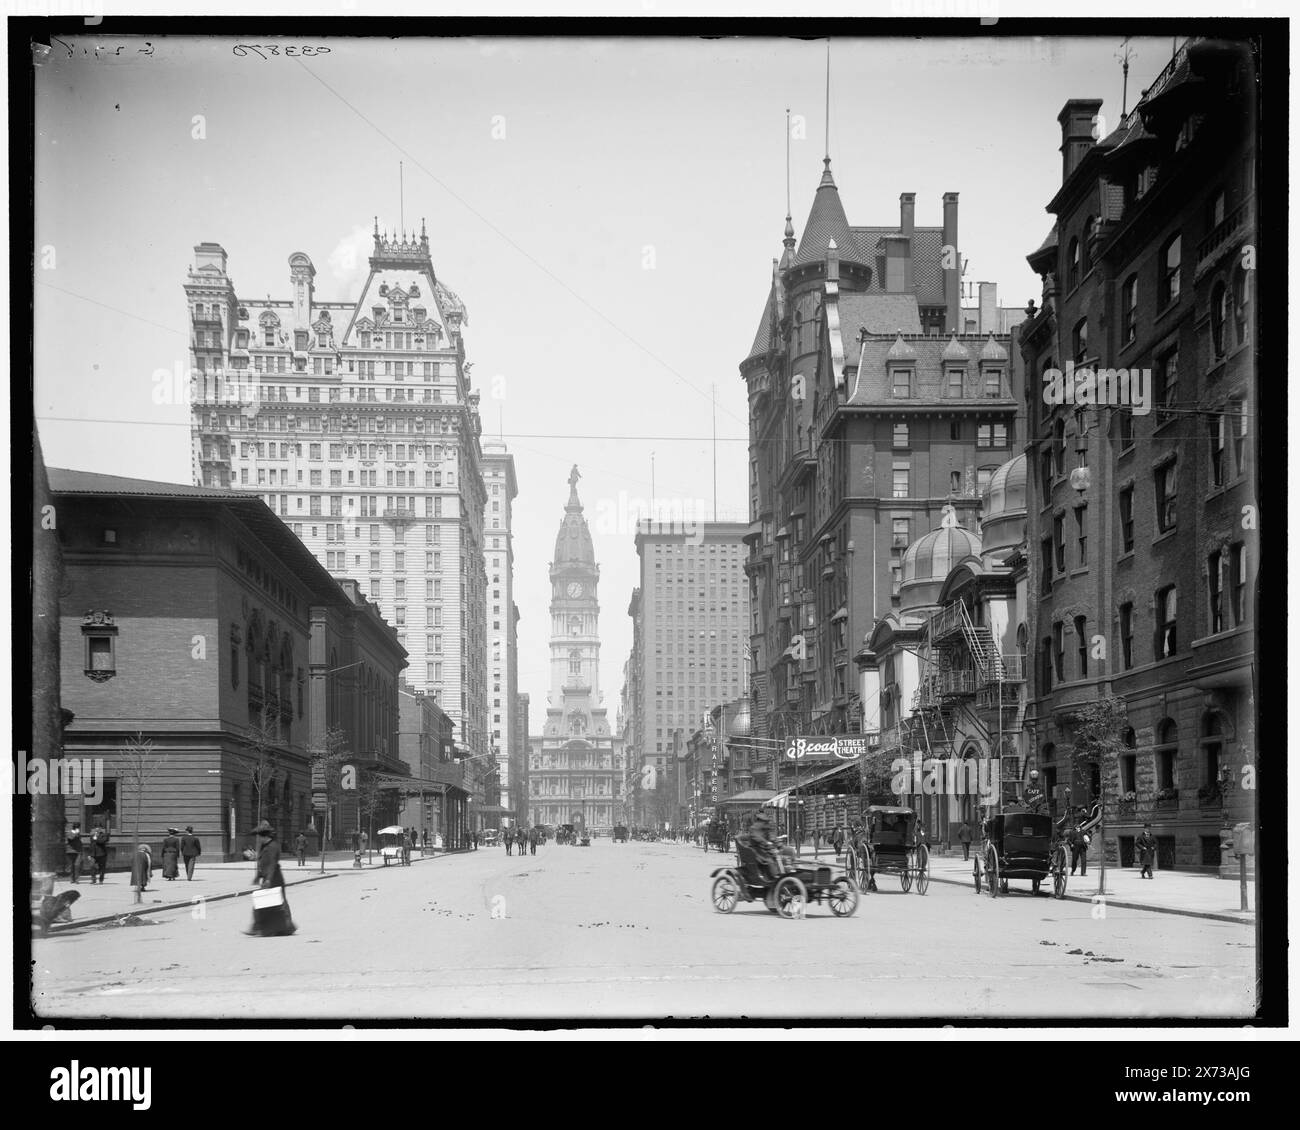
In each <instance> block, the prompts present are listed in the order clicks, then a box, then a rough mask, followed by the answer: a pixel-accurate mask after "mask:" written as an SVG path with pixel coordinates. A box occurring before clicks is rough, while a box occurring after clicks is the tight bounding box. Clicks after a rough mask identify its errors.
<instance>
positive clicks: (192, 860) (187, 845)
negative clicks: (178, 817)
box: [181, 824, 203, 879]
mask: <svg viewBox="0 0 1300 1130" xmlns="http://www.w3.org/2000/svg"><path fill="white" fill-rule="evenodd" d="M202 854H203V845H202V844H201V843H199V838H198V836H196V835H195V834H194V825H193V824H186V825H185V835H183V836H182V837H181V858H182V859H183V860H185V878H186V879H193V878H194V865H195V864H196V863H197V862H198V861H199V856H200V855H202Z"/></svg>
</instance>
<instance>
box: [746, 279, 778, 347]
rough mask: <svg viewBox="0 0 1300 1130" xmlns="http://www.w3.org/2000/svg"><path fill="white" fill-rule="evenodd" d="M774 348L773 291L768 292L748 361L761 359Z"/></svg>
mask: <svg viewBox="0 0 1300 1130" xmlns="http://www.w3.org/2000/svg"><path fill="white" fill-rule="evenodd" d="M771 348H772V291H771V290H770V289H769V290H768V292H767V301H766V302H764V303H763V318H762V320H761V321H760V322H759V323H758V332H757V333H756V334H754V344H753V346H752V347H751V348H750V350H749V356H748V357H746V358H745V360H746V361H749V360H752V359H753V358H755V357H761V356H762V355H763V354H764V353H766V352H767V351H768V350H769V349H771Z"/></svg>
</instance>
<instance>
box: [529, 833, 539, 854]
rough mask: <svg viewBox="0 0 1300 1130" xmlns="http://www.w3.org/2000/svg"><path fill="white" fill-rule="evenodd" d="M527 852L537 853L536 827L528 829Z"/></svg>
mask: <svg viewBox="0 0 1300 1130" xmlns="http://www.w3.org/2000/svg"><path fill="white" fill-rule="evenodd" d="M528 854H529V855H536V854H537V829H536V828H529V829H528Z"/></svg>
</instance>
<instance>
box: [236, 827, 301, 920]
mask: <svg viewBox="0 0 1300 1130" xmlns="http://www.w3.org/2000/svg"><path fill="white" fill-rule="evenodd" d="M253 834H254V835H255V836H257V838H258V845H259V846H258V851H257V872H256V875H255V876H254V879H253V883H254V885H255V886H257V887H259V888H260V889H262V890H270V889H272V888H279V890H280V903H279V905H278V906H268V907H258V906H254V907H253V924H252V926H251V927H250V928H249V929H248V930H246V931H245V933H248V934H257V935H260V936H262V937H264V938H269V937H275V936H278V935H286V934H292V933H293V932H294V931H295V930H296V929H297V927H296V926H295V925H294V924H293V918H292V916H291V915H290V913H289V900H288V899H287V898H285V897H284V873H283V872H282V871H281V870H280V844H279V843H278V842H277V840H276V838H275V832H274V831H273V830H272V828H271V825H270V824H268V823H267V822H266V821H265V820H263V821H262V822H261V823H260V824H259V825H258V826H257V827H256V828H254V829H253Z"/></svg>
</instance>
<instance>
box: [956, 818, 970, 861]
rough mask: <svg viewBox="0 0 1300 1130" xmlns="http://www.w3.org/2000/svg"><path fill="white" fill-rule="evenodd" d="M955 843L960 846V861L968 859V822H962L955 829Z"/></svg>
mask: <svg viewBox="0 0 1300 1130" xmlns="http://www.w3.org/2000/svg"><path fill="white" fill-rule="evenodd" d="M957 842H958V843H959V844H961V857H962V859H970V821H969V820H963V821H962V822H961V827H960V828H958V829H957Z"/></svg>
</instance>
